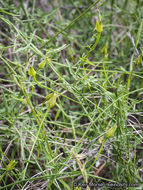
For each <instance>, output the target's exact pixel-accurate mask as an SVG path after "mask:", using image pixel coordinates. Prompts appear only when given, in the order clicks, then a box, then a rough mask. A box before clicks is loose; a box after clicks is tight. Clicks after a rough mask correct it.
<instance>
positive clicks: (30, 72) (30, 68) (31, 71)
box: [28, 65, 36, 77]
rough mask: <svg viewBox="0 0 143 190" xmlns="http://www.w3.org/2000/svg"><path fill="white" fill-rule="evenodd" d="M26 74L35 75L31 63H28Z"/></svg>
mask: <svg viewBox="0 0 143 190" xmlns="http://www.w3.org/2000/svg"><path fill="white" fill-rule="evenodd" d="M28 74H29V75H30V76H32V77H35V75H36V71H35V70H34V68H33V67H32V66H31V65H29V70H28Z"/></svg>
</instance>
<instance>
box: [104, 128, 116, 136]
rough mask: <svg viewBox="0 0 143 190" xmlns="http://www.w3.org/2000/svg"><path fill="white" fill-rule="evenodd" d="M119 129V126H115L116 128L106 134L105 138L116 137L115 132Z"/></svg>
mask: <svg viewBox="0 0 143 190" xmlns="http://www.w3.org/2000/svg"><path fill="white" fill-rule="evenodd" d="M116 129H117V125H115V126H114V127H112V128H111V129H110V130H109V131H108V132H107V133H106V134H105V138H107V139H108V138H110V137H112V136H113V135H114V133H115V131H116Z"/></svg>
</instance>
